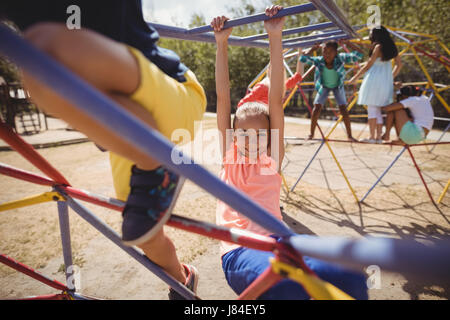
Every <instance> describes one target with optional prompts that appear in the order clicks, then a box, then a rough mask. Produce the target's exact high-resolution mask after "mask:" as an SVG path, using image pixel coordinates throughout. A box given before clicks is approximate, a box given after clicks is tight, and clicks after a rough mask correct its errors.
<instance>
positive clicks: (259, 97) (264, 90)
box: [237, 72, 302, 108]
mask: <svg viewBox="0 0 450 320" xmlns="http://www.w3.org/2000/svg"><path fill="white" fill-rule="evenodd" d="M301 81H302V75H301V74H300V73H297V72H296V73H295V74H294V75H293V76H292V77H291V78H289V79H287V80H286V83H285V85H286V89H288V90H289V89H293V88H294V87H295V85H296V84H297V83H298V82H301ZM255 101H259V102H262V103H265V104H269V87H268V86H266V85H265V84H262V83H259V84H257V85H256V86H254V87H253V90H252V91H251V92H249V93H248V94H247V95H246V96H245V97H244V98H242V99H241V101H239V103H238V105H237V107H238V108H239V107H240V106H242V105H243V104H244V103H247V102H255Z"/></svg>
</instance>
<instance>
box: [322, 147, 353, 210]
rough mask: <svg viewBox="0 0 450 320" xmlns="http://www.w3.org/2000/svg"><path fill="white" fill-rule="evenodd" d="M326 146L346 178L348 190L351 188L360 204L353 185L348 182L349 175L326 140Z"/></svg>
mask: <svg viewBox="0 0 450 320" xmlns="http://www.w3.org/2000/svg"><path fill="white" fill-rule="evenodd" d="M325 144H326V145H327V147H328V150H330V153H331V156H332V157H333V159H334V161H335V162H336V165H337V166H338V168H339V171H341V174H342V176H343V177H344V179H345V182H346V183H347V186H348V188H349V189H350V191H351V192H352V194H353V197H354V198H355V200H356V203H359V199H358V196H357V195H356V192H355V190H354V189H353V187H352V185H351V184H350V181H349V180H348V178H347V175H346V174H345V172H344V169H342V166H341V164H340V163H339V161H338V159H337V157H336V155H335V154H334V152H333V149H331V146H330V144H329V143H328V141H327V140H326V139H325Z"/></svg>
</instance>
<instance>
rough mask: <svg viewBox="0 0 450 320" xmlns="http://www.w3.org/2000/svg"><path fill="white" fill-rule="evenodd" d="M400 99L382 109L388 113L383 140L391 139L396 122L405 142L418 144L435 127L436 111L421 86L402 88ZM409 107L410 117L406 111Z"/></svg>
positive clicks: (401, 137)
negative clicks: (423, 93)
mask: <svg viewBox="0 0 450 320" xmlns="http://www.w3.org/2000/svg"><path fill="white" fill-rule="evenodd" d="M398 100H399V101H398V102H397V103H393V104H391V105H388V106H385V107H383V108H382V109H383V110H384V111H385V112H386V113H387V115H386V133H385V134H384V135H383V140H390V132H391V128H392V126H393V125H394V124H395V129H396V131H397V135H398V137H399V138H400V140H401V141H402V142H403V143H406V144H417V143H419V142H421V141H423V140H425V138H426V136H427V135H428V133H429V132H430V130H431V129H432V128H433V122H434V112H433V107H432V106H431V103H430V100H429V99H428V97H427V96H425V95H422V92H421V90H420V89H419V88H416V87H414V86H406V87H403V88H401V89H400V94H399V99H398ZM406 109H409V110H410V111H411V114H412V118H410V117H409V116H408V114H407V112H406Z"/></svg>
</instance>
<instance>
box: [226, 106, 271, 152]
mask: <svg viewBox="0 0 450 320" xmlns="http://www.w3.org/2000/svg"><path fill="white" fill-rule="evenodd" d="M269 130H270V124H269V119H268V118H267V116H265V115H261V114H259V115H249V116H246V117H245V118H242V119H238V120H237V121H236V123H235V129H234V142H235V143H236V145H237V149H238V152H239V153H240V154H241V155H245V156H246V157H247V158H249V159H251V160H256V159H257V158H258V156H259V155H260V154H262V153H265V152H267V147H268V145H269Z"/></svg>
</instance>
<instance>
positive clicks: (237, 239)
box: [0, 164, 278, 251]
mask: <svg viewBox="0 0 450 320" xmlns="http://www.w3.org/2000/svg"><path fill="white" fill-rule="evenodd" d="M0 173H2V174H6V175H9V176H11V177H14V178H17V179H21V180H26V181H29V182H33V183H37V184H43V185H48V186H52V185H53V184H54V182H53V181H51V180H48V179H46V178H44V177H42V176H39V175H37V174H34V173H30V172H27V171H24V170H19V169H16V168H13V167H10V166H6V165H3V164H0ZM61 188H62V189H63V190H64V192H66V193H67V194H68V195H70V196H72V197H73V198H75V199H78V200H82V201H86V202H89V203H92V204H95V205H98V206H101V207H105V208H109V209H112V210H116V211H122V210H123V208H124V206H125V204H124V203H123V202H122V201H119V200H116V199H112V198H108V197H105V196H101V195H97V194H94V193H90V192H88V191H84V190H80V189H77V188H74V187H70V186H68V187H66V186H61ZM167 225H169V226H172V227H174V228H178V229H182V230H186V231H190V232H194V233H197V234H200V235H204V236H208V237H211V238H213V239H217V240H222V241H228V242H231V243H236V244H239V245H242V246H247V247H249V248H253V249H257V250H263V251H273V250H274V249H275V248H276V247H277V246H278V244H277V242H276V240H275V239H273V238H271V237H267V236H262V235H258V234H256V233H250V232H243V231H241V230H235V229H228V228H224V227H220V226H216V225H214V224H210V223H206V222H202V221H196V220H192V219H188V218H184V217H180V216H176V215H172V216H171V218H170V220H169V221H168V223H167Z"/></svg>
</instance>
